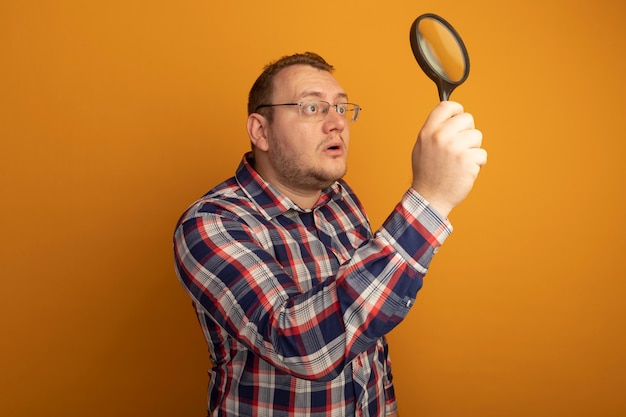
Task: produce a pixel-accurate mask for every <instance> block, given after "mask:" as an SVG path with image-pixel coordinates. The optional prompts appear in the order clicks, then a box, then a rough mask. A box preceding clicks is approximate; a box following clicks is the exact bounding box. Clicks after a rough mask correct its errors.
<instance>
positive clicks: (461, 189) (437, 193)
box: [412, 101, 487, 217]
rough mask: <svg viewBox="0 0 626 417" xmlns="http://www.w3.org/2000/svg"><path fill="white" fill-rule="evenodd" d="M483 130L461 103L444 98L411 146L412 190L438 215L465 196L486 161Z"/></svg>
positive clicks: (448, 211) (446, 211)
mask: <svg viewBox="0 0 626 417" xmlns="http://www.w3.org/2000/svg"><path fill="white" fill-rule="evenodd" d="M481 144H482V133H481V132H480V130H477V129H475V127H474V118H473V117H472V115H471V114H469V113H465V112H464V110H463V106H461V105H460V104H459V103H456V102H452V101H443V102H441V103H439V105H437V107H435V109H434V110H433V111H432V112H431V113H430V115H429V116H428V118H427V119H426V122H425V123H424V126H423V127H422V129H421V131H420V133H419V135H418V138H417V142H416V143H415V146H414V148H413V185H412V187H413V189H415V191H417V192H418V193H420V194H421V195H422V196H423V197H424V198H425V199H426V200H428V202H429V203H430V204H431V206H432V207H433V208H434V209H435V210H437V211H438V212H439V213H440V214H441V215H443V216H444V217H447V216H448V214H449V213H450V211H451V210H452V209H453V208H454V207H455V206H456V205H457V204H459V203H460V202H461V201H463V200H464V199H465V197H467V195H468V194H469V192H470V190H471V189H472V186H473V185H474V181H475V180H476V177H477V176H478V173H479V171H480V168H481V167H482V166H483V165H485V164H486V163H487V152H486V151H485V150H484V149H482V148H481Z"/></svg>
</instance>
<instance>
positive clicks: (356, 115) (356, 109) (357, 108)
mask: <svg viewBox="0 0 626 417" xmlns="http://www.w3.org/2000/svg"><path fill="white" fill-rule="evenodd" d="M307 103H326V104H328V109H327V110H326V112H325V113H323V114H324V117H322V118H321V119H320V120H324V119H325V118H326V116H327V115H328V112H329V111H330V108H331V107H334V108H335V111H336V112H337V114H338V115H340V116H344V115H342V114H341V113H339V111H338V110H337V109H338V107H337V106H343V105H347V104H349V105H351V106H354V115H352V118H351V119H348V118H347V117H346V118H345V119H346V120H348V121H349V122H351V123H352V122H356V121H357V119H358V118H359V113H360V112H361V110H363V108H361V106H359V105H358V104H355V103H337V104H331V103H329V102H328V101H326V100H304V101H299V102H297V103H278V104H259V105H258V106H256V109H254V112H255V113H256V112H257V111H258V110H259V109H261V108H263V107H279V106H298V114H300V116H301V117H305V118H306V117H309V116H306V115H304V116H303V115H302V105H303V104H307Z"/></svg>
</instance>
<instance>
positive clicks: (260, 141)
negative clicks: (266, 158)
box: [246, 113, 269, 152]
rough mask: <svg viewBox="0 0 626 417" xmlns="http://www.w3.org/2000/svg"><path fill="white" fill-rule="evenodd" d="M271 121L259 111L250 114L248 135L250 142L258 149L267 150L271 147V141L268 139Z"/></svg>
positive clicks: (247, 125)
mask: <svg viewBox="0 0 626 417" xmlns="http://www.w3.org/2000/svg"><path fill="white" fill-rule="evenodd" d="M268 126H269V122H268V121H267V119H266V118H265V117H263V116H261V115H260V114H258V113H252V114H251V115H249V116H248V122H247V124H246V127H247V129H248V136H249V137H250V142H252V145H254V146H255V147H256V148H257V149H259V150H261V151H264V152H266V151H267V150H268V149H269V143H268V141H267V129H268Z"/></svg>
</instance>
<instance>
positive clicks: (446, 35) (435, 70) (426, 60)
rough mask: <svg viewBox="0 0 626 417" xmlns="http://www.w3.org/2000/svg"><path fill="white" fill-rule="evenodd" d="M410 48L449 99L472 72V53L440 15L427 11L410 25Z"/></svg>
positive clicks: (445, 98) (440, 94)
mask: <svg viewBox="0 0 626 417" xmlns="http://www.w3.org/2000/svg"><path fill="white" fill-rule="evenodd" d="M410 38H411V48H412V49H413V55H415V59H416V60H417V63H418V64H419V66H420V67H421V68H422V71H424V73H425V74H426V75H427V76H428V77H429V78H430V79H431V80H433V81H434V82H435V84H436V85H437V90H438V92H439V99H440V100H441V101H446V100H448V99H449V98H450V94H451V93H452V91H453V90H454V89H455V88H456V87H458V86H459V85H461V84H462V83H463V82H464V81H465V80H466V79H467V76H468V75H469V69H470V63H469V55H468V54H467V49H466V48H465V44H464V43H463V40H462V39H461V36H460V35H459V34H458V32H457V31H456V30H455V29H454V28H453V27H452V25H451V24H450V23H448V22H447V21H446V20H445V19H443V18H442V17H441V16H438V15H436V14H433V13H426V14H423V15H421V16H419V17H418V18H417V19H415V21H414V22H413V25H412V26H411V34H410Z"/></svg>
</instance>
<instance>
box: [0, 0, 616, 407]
mask: <svg viewBox="0 0 626 417" xmlns="http://www.w3.org/2000/svg"><path fill="white" fill-rule="evenodd" d="M625 9H626V7H625V6H624V5H623V4H622V3H620V2H617V1H612V0H597V1H593V2H589V1H573V2H572V1H566V0H554V1H551V2H550V1H543V0H542V1H539V0H531V1H526V2H513V3H507V2H493V1H491V0H478V1H474V2H468V1H461V0H451V1H447V2H441V1H436V0H425V1H421V2H416V1H408V0H406V1H393V2H386V3H385V2H382V3H381V2H380V1H373V0H372V1H363V2H330V3H314V4H311V3H307V2H293V1H284V0H280V1H272V2H227V1H214V2H211V1H199V0H181V1H177V2H170V1H128V2H127V1H121V0H113V1H107V2H104V1H102V2H101V1H95V2H85V1H79V0H56V1H47V2H46V1H40V2H31V1H23V2H22V1H20V2H18V1H14V2H9V1H6V0H5V1H2V2H0V57H1V59H2V61H1V65H0V83H1V84H0V144H1V145H0V146H1V148H0V158H1V160H0V174H1V175H0V181H1V183H2V189H1V195H2V204H1V205H0V210H1V212H0V213H1V216H0V221H1V222H2V224H1V230H2V237H1V247H0V259H1V262H0V296H1V297H2V301H1V303H0V329H1V330H2V343H0V384H1V385H0V415H3V416H12V417H18V416H34V415H48V416H64V417H74V416H76V417H77V416H84V415H90V416H94V417H99V416H138V415H151V416H200V415H202V413H203V409H204V403H205V398H204V396H205V387H206V368H207V366H208V359H207V354H206V347H205V345H204V342H203V339H202V337H201V334H200V331H199V329H198V326H197V323H196V321H195V318H194V316H193V313H192V310H191V308H190V302H189V300H188V299H187V298H186V296H185V294H184V293H183V291H182V289H181V288H180V286H179V284H178V282H177V280H176V277H175V275H174V271H173V266H172V257H171V249H170V237H171V232H172V229H173V226H174V223H175V221H176V219H177V217H178V215H179V214H180V213H181V211H182V210H183V209H184V207H185V206H186V205H187V204H188V203H190V202H191V201H192V200H193V199H195V198H196V197H197V196H199V195H200V194H202V193H203V192H204V191H206V190H208V189H209V188H210V187H211V186H212V185H214V184H215V183H217V182H218V181H220V180H222V179H224V178H225V177H227V176H230V175H231V174H232V172H233V170H234V168H235V166H236V164H237V163H238V161H239V158H240V156H241V154H242V153H243V152H244V151H245V150H247V149H248V146H249V145H248V141H247V137H246V134H245V129H244V120H245V102H246V95H247V91H248V89H249V87H250V85H251V83H252V82H253V80H254V78H255V77H256V75H257V74H258V72H259V71H260V69H261V67H262V66H263V65H264V64H266V63H267V61H269V60H270V59H274V58H276V57H278V56H280V55H283V54H287V53H292V52H297V51H305V50H313V51H316V52H318V53H320V54H322V55H323V56H325V57H326V58H327V59H328V60H329V61H330V62H331V63H332V64H334V65H335V66H336V67H337V72H336V75H337V77H338V78H339V79H340V81H341V82H342V83H343V85H344V87H345V88H346V89H347V90H348V91H349V93H350V97H351V98H352V99H353V100H354V101H356V102H357V103H359V104H361V105H362V106H363V108H364V109H365V110H364V112H363V117H362V119H361V120H360V121H359V122H358V123H357V124H355V125H354V126H353V131H352V136H353V142H352V147H351V159H350V173H349V175H348V179H349V180H350V181H351V182H352V184H353V186H354V187H355V188H356V189H357V191H359V192H360V195H361V197H362V199H363V201H364V203H365V205H366V207H367V208H368V211H369V214H370V217H371V219H372V222H373V224H374V225H379V224H380V223H381V222H382V220H383V219H384V217H385V216H386V214H387V212H388V211H389V210H390V209H391V208H392V207H393V205H394V204H395V202H396V201H397V200H398V199H399V198H400V196H401V194H402V192H403V191H404V190H405V189H406V187H407V186H408V184H409V181H410V169H409V160H410V156H409V154H410V150H411V147H412V144H413V140H414V138H415V137H416V135H417V131H418V129H419V126H420V125H421V123H422V121H423V120H424V118H425V117H426V115H427V113H428V111H429V109H430V108H431V107H432V106H433V105H434V104H435V103H436V100H437V98H436V97H437V95H436V89H435V86H434V84H432V82H431V81H430V80H428V79H427V78H426V77H425V76H424V75H423V74H422V73H421V72H420V70H419V67H418V66H417V63H416V62H415V61H414V59H413V56H412V55H411V49H410V45H409V39H408V32H409V28H410V25H411V23H412V22H413V20H414V19H415V17H417V15H419V14H420V13H423V12H435V13H439V14H441V15H443V16H444V17H446V18H447V19H448V20H449V21H450V22H451V23H452V24H454V25H455V26H456V27H457V29H458V30H459V31H460V32H461V34H462V35H463V37H464V39H465V43H466V45H467V47H468V49H469V51H470V54H471V62H472V68H471V74H470V77H469V79H468V81H467V83H466V84H465V85H463V86H461V87H460V88H458V89H457V90H456V91H455V93H454V94H453V96H452V98H453V99H455V100H458V101H461V102H462V103H464V105H465V106H466V108H467V109H468V110H469V111H471V112H472V113H473V114H474V115H475V118H476V121H477V124H478V126H479V127H480V128H481V130H483V133H484V136H485V146H486V147H487V149H488V150H489V151H490V162H489V164H488V166H487V167H486V168H485V169H484V170H483V172H482V175H481V177H480V179H479V181H478V183H477V185H476V187H475V189H474V192H473V194H472V195H471V196H470V198H469V199H468V200H467V201H466V202H464V203H463V204H462V205H461V206H460V207H459V208H458V209H457V210H455V211H454V212H453V213H452V216H451V220H452V222H453V224H454V226H455V229H456V230H455V233H454V234H453V236H452V237H451V238H450V240H449V241H448V242H447V243H446V245H445V246H444V248H443V249H442V250H441V252H440V253H439V255H438V256H437V258H436V259H435V261H434V262H433V265H432V269H431V273H430V274H429V276H428V278H427V281H426V285H425V288H424V289H423V291H422V292H421V295H420V298H419V302H418V303H417V305H416V306H415V308H414V311H413V312H412V313H411V315H410V317H409V318H408V319H407V320H406V321H405V322H404V323H402V324H401V325H400V326H399V327H398V328H397V329H396V330H394V332H393V333H392V334H391V336H390V340H391V354H392V357H393V359H394V364H395V368H394V369H395V378H396V387H397V388H396V389H397V394H398V397H399V401H400V412H401V414H402V415H403V416H404V417H407V416H418V415H419V416H422V417H428V416H431V417H441V416H444V417H445V416H465V417H473V416H475V417H484V416H508V417H515V416H534V417H538V416H546V417H547V416H550V417H554V416H568V417H573V416H590V415H593V416H618V415H626V397H624V395H623V391H624V387H625V386H626V355H625V352H626V350H625V347H626V335H625V332H624V329H625V326H626V303H625V302H624V298H625V296H626V279H625V278H626V260H625V259H626V257H625V256H624V249H625V248H626V220H625V219H624V213H625V211H626V186H625V184H624V183H625V179H626V161H625V160H624V159H625V157H624V155H626V140H625V138H624V123H625V121H626V106H625V105H624V97H626V82H625V81H624V78H623V77H624V75H623V74H625V73H626V58H625V55H624V45H625V43H624V41H625V39H626V38H625V36H626V25H624V24H623V22H622V20H623V17H624V16H625Z"/></svg>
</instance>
